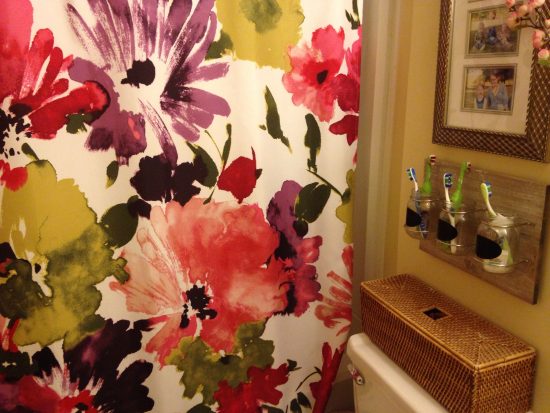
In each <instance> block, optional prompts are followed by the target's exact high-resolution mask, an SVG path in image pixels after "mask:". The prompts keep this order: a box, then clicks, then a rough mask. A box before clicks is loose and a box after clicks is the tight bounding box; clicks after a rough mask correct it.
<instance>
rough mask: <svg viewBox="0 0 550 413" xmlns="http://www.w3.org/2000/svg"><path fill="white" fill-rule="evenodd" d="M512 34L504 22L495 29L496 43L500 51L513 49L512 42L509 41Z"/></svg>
mask: <svg viewBox="0 0 550 413" xmlns="http://www.w3.org/2000/svg"><path fill="white" fill-rule="evenodd" d="M511 36H512V31H511V30H510V28H509V27H508V25H507V24H506V23H502V25H501V26H500V28H499V30H498V31H497V38H498V43H497V47H498V49H499V50H500V51H503V52H509V51H511V50H514V43H512V42H511V41H510V38H511Z"/></svg>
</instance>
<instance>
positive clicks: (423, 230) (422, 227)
mask: <svg viewBox="0 0 550 413" xmlns="http://www.w3.org/2000/svg"><path fill="white" fill-rule="evenodd" d="M406 172H407V176H408V178H409V181H411V182H412V183H413V184H414V197H415V206H416V213H417V214H418V215H419V216H420V225H419V226H418V227H419V229H420V234H421V235H422V238H426V223H425V222H424V220H423V219H422V209H421V208H420V202H418V181H417V180H416V171H415V169H414V168H412V167H411V168H407V169H406Z"/></svg>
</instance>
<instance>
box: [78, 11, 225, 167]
mask: <svg viewBox="0 0 550 413" xmlns="http://www.w3.org/2000/svg"><path fill="white" fill-rule="evenodd" d="M85 3H87V5H88V7H85V5H84V4H83V2H79V3H78V7H76V6H73V5H69V6H68V13H69V17H70V21H71V24H72V26H73V28H74V30H75V32H76V35H77V36H78V38H79V39H80V41H81V42H82V44H83V46H84V47H85V48H86V50H87V51H88V52H89V54H90V56H91V58H90V60H85V59H75V61H74V64H73V66H72V67H71V69H70V71H69V73H70V75H71V78H72V79H73V80H76V81H79V82H84V81H89V80H95V81H97V82H99V83H101V84H102V85H103V86H104V87H105V89H106V90H107V92H108V94H109V96H110V98H111V104H110V106H109V108H108V109H107V110H106V111H105V113H104V114H103V116H102V117H101V118H100V119H97V120H96V121H94V122H93V123H92V126H93V130H92V132H91V133H90V135H89V137H88V141H87V146H88V148H89V149H92V150H107V149H109V148H114V150H115V154H116V156H117V160H118V162H119V163H120V164H127V163H128V159H129V158H130V157H131V156H133V155H136V154H138V153H141V152H143V151H144V150H145V148H146V147H147V141H146V137H145V131H146V125H147V124H148V125H150V127H151V128H152V129H153V131H154V133H155V135H156V137H157V139H158V141H159V143H160V146H161V148H162V150H163V152H164V155H165V157H166V159H167V160H168V161H169V162H170V164H171V165H172V167H175V166H176V164H177V151H176V148H175V146H174V143H173V141H172V138H171V133H170V132H171V131H170V130H169V127H171V129H172V132H175V133H177V134H179V135H181V136H182V137H183V138H185V139H186V140H188V141H196V140H197V139H198V138H199V133H200V132H199V129H200V128H207V127H209V126H210V125H211V124H212V122H213V120H214V116H215V115H220V116H228V115H229V113H230V108H229V105H228V104H227V102H226V101H225V99H223V98H221V97H219V96H217V95H215V94H212V93H210V92H208V91H206V90H203V89H199V88H198V87H195V86H194V83H195V82H204V81H210V80H214V79H217V78H220V77H222V76H224V75H225V74H226V73H227V70H228V65H227V64H226V63H219V62H218V63H213V64H209V65H203V64H202V63H203V61H204V59H205V56H206V53H207V51H208V48H209V46H210V44H211V43H212V41H213V40H214V36H215V34H216V26H217V19H216V16H215V14H214V11H213V10H212V8H213V6H214V0H201V1H199V2H197V4H196V6H193V2H192V1H191V0H174V1H172V2H168V1H167V0H87V1H86V2H85ZM164 115H168V119H169V123H170V125H169V126H167V124H166V123H165V120H164V119H165V116H164Z"/></svg>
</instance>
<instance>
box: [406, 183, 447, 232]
mask: <svg viewBox="0 0 550 413" xmlns="http://www.w3.org/2000/svg"><path fill="white" fill-rule="evenodd" d="M438 210H439V200H438V198H437V197H436V196H433V195H423V194H422V193H421V192H420V191H415V190H414V189H413V190H412V191H411V195H410V197H409V200H408V201H407V214H406V217H405V231H406V232H407V234H408V235H409V236H411V237H412V238H415V239H429V238H433V235H434V234H435V222H436V221H437V212H438Z"/></svg>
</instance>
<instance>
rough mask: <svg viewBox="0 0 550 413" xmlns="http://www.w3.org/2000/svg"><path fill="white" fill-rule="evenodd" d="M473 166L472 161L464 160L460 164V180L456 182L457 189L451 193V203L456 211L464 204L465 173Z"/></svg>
mask: <svg viewBox="0 0 550 413" xmlns="http://www.w3.org/2000/svg"><path fill="white" fill-rule="evenodd" d="M470 167H471V164H470V162H466V161H464V162H462V164H461V165H460V173H459V174H458V180H457V184H456V190H455V191H454V192H453V194H452V195H451V205H452V208H453V209H454V210H455V211H458V210H459V209H460V207H461V206H462V199H463V197H462V184H463V182H464V174H465V173H466V171H469V170H470Z"/></svg>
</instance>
